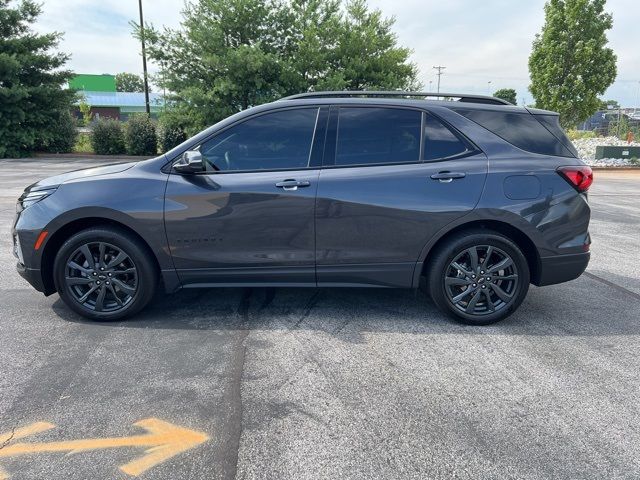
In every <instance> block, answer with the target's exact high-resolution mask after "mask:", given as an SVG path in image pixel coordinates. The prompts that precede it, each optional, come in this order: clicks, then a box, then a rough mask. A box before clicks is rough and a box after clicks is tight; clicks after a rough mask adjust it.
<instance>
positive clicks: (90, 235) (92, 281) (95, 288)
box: [53, 226, 158, 322]
mask: <svg viewBox="0 0 640 480" xmlns="http://www.w3.org/2000/svg"><path fill="white" fill-rule="evenodd" d="M89 256H91V257H92V260H89ZM53 277H54V283H55V286H56V290H57V291H58V295H60V298H61V299H62V300H63V301H64V303H65V304H66V305H67V306H68V307H69V308H71V309H72V310H73V311H75V312H76V313H78V314H80V315H82V316H83V317H86V318H88V319H91V320H96V321H103V322H104V321H115V320H121V319H124V318H127V317H131V316H132V315H135V314H136V313H138V312H139V311H140V310H142V309H143V308H144V307H145V306H147V304H148V303H149V302H150V301H151V299H152V298H153V296H154V293H155V291H156V285H157V283H158V274H157V269H156V266H155V260H154V259H153V258H152V257H151V253H150V252H149V251H148V249H147V248H146V246H145V245H144V244H143V243H142V242H141V241H140V240H139V239H137V238H136V237H134V236H133V235H131V234H130V233H128V232H126V231H124V230H122V229H119V228H115V227H107V226H105V227H94V228H89V229H87V230H83V231H81V232H78V233H76V234H75V235H73V236H72V237H71V238H69V239H68V240H67V241H66V242H64V244H63V245H62V247H60V250H59V251H58V254H57V255H56V258H55V261H54V264H53ZM90 290H91V292H90ZM102 292H104V293H102Z"/></svg>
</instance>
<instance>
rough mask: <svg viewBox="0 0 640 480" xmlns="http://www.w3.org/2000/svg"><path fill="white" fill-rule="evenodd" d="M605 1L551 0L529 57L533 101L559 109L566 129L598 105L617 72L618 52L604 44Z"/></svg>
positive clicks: (607, 18)
mask: <svg viewBox="0 0 640 480" xmlns="http://www.w3.org/2000/svg"><path fill="white" fill-rule="evenodd" d="M605 3H606V0H549V1H548V2H547V3H546V5H545V24H544V26H543V28H542V32H541V33H540V34H539V35H536V39H535V40H534V42H533V51H532V53H531V56H530V57H529V71H530V75H531V86H530V87H529V90H530V91H531V93H532V94H533V96H534V98H535V100H536V106H538V107H540V108H545V109H549V110H555V111H557V112H559V113H560V121H561V123H562V125H563V126H564V127H565V128H570V127H574V126H575V125H577V124H578V123H580V122H581V121H584V120H585V119H586V118H588V117H589V116H590V115H592V114H593V113H594V112H596V111H597V110H598V108H599V106H600V100H599V99H598V95H602V94H603V93H604V92H605V91H606V89H607V88H608V87H609V86H610V85H611V84H612V83H613V81H614V80H615V78H616V75H617V69H616V55H615V54H614V52H613V50H612V49H610V48H608V47H607V43H608V40H607V31H608V30H609V29H611V27H612V25H613V21H612V18H611V15H610V14H608V13H605V12H604V6H605Z"/></svg>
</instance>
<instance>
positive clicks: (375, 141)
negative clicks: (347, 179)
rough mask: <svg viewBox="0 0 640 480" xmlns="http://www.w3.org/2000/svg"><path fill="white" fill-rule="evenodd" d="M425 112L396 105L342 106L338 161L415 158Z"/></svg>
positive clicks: (411, 160)
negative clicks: (397, 107)
mask: <svg viewBox="0 0 640 480" xmlns="http://www.w3.org/2000/svg"><path fill="white" fill-rule="evenodd" d="M421 122H422V114H421V113H420V112H418V111H415V110H403V109H393V108H340V111H339V115H338V139H337V146H336V165H365V164H371V163H396V162H416V161H418V160H419V159H420V124H421Z"/></svg>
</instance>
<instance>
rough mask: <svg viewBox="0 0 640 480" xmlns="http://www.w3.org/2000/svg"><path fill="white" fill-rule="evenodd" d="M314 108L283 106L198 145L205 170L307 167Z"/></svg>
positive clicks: (315, 114) (315, 112) (315, 116)
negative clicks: (287, 108) (281, 108)
mask: <svg viewBox="0 0 640 480" xmlns="http://www.w3.org/2000/svg"><path fill="white" fill-rule="evenodd" d="M317 116H318V109H317V108H304V109H294V110H284V111H280V112H274V113H267V114H265V115H260V116H258V117H254V118H251V119H249V120H247V121H245V122H243V123H241V124H239V125H236V126H234V127H231V128H229V129H227V130H225V131H224V132H222V133H221V134H219V135H216V136H215V137H214V138H212V139H210V140H207V141H206V142H205V143H203V144H202V145H201V146H200V152H201V153H202V156H203V158H204V159H205V162H206V164H207V165H206V167H207V170H221V171H242V170H264V169H269V170H273V169H280V168H306V167H307V166H308V165H309V155H310V153H311V142H312V141H313V131H314V128H315V124H316V118H317Z"/></svg>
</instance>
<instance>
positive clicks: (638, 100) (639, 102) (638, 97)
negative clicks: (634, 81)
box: [633, 80, 640, 116]
mask: <svg viewBox="0 0 640 480" xmlns="http://www.w3.org/2000/svg"><path fill="white" fill-rule="evenodd" d="M638 107H640V80H639V81H638V93H636V104H635V106H634V108H633V115H634V116H635V114H636V113H638Z"/></svg>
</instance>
